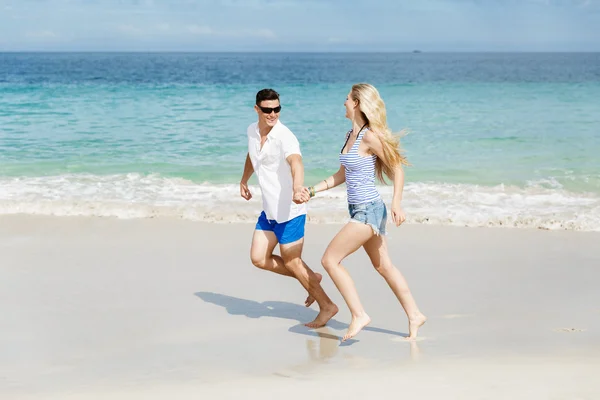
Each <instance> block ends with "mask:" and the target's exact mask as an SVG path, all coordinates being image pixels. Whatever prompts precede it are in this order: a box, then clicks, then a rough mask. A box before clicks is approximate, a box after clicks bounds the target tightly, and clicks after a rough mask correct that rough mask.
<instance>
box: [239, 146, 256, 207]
mask: <svg viewBox="0 0 600 400" xmlns="http://www.w3.org/2000/svg"><path fill="white" fill-rule="evenodd" d="M253 173H254V167H253V166H252V161H250V153H247V154H246V162H245V163H244V173H243V174H242V180H241V181H240V195H241V196H242V197H243V198H244V199H246V200H250V199H251V198H252V193H251V192H250V189H249V188H248V181H249V180H250V177H251V176H252V174H253Z"/></svg>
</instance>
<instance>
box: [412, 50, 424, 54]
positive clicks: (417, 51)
mask: <svg viewBox="0 0 600 400" xmlns="http://www.w3.org/2000/svg"><path fill="white" fill-rule="evenodd" d="M413 53H422V51H421V50H413Z"/></svg>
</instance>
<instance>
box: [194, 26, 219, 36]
mask: <svg viewBox="0 0 600 400" xmlns="http://www.w3.org/2000/svg"><path fill="white" fill-rule="evenodd" d="M187 31H188V33H191V34H193V35H214V34H216V32H215V31H214V30H213V29H212V28H211V27H209V26H200V25H188V26H187Z"/></svg>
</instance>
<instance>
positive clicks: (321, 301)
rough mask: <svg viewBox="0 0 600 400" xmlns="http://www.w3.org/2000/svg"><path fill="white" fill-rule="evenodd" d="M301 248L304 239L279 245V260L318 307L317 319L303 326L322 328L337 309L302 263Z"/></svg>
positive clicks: (316, 279)
mask: <svg viewBox="0 0 600 400" xmlns="http://www.w3.org/2000/svg"><path fill="white" fill-rule="evenodd" d="M303 246H304V238H302V239H299V240H297V241H295V242H292V243H286V244H280V245H279V249H280V250H281V258H282V259H283V262H284V265H285V267H286V268H287V269H289V270H290V271H291V272H292V273H293V274H294V276H295V277H296V279H298V280H299V281H300V283H301V284H302V286H303V287H304V289H306V290H307V291H308V293H309V295H310V296H312V297H313V298H314V299H315V300H316V302H317V304H318V305H319V309H320V312H319V315H317V318H315V320H314V321H312V322H309V323H307V324H305V325H306V326H308V327H310V328H319V327H321V326H324V325H325V324H326V323H327V322H328V321H329V320H330V319H331V318H333V316H334V315H335V314H337V312H338V308H337V306H336V305H335V304H333V302H332V301H331V299H330V298H329V297H328V296H327V294H326V293H325V291H324V290H323V288H322V287H321V284H320V279H318V278H317V275H316V274H315V273H314V272H313V271H312V270H311V269H310V268H309V267H308V266H307V265H306V264H305V263H304V261H302V259H301V256H302V248H303Z"/></svg>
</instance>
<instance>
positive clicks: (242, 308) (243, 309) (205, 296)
mask: <svg viewBox="0 0 600 400" xmlns="http://www.w3.org/2000/svg"><path fill="white" fill-rule="evenodd" d="M194 295H196V296H198V297H199V298H201V299H202V300H204V301H205V302H207V303H212V304H216V305H218V306H221V307H223V308H225V309H226V310H227V312H228V313H229V314H231V315H244V316H246V317H248V318H261V317H271V318H282V319H289V320H292V321H297V322H298V324H297V325H294V326H292V327H291V328H290V329H288V331H289V332H293V333H298V334H301V335H308V336H315V337H321V338H328V339H335V340H340V339H341V337H340V336H335V335H332V334H328V333H322V332H318V331H316V330H313V329H309V328H307V327H306V326H304V324H305V323H306V322H309V321H312V320H314V319H315V318H316V317H317V314H318V313H317V312H316V311H315V310H313V309H311V308H307V307H304V306H301V305H298V304H294V303H287V302H283V301H264V302H262V303H259V302H257V301H254V300H247V299H240V298H238V297H232V296H227V295H224V294H219V293H212V292H196V293H194ZM327 326H328V327H330V328H332V329H335V330H346V329H348V324H345V323H343V322H340V321H337V320H336V319H331V320H330V321H329V322H328V323H327ZM363 330H365V331H371V332H378V333H383V334H386V335H393V336H400V337H407V336H408V334H406V333H402V332H396V331H391V330H388V329H381V328H376V327H372V326H367V327H365V328H364V329H363ZM354 342H357V340H355V339H351V340H348V341H347V342H344V343H343V344H344V345H350V344H352V343H354Z"/></svg>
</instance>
